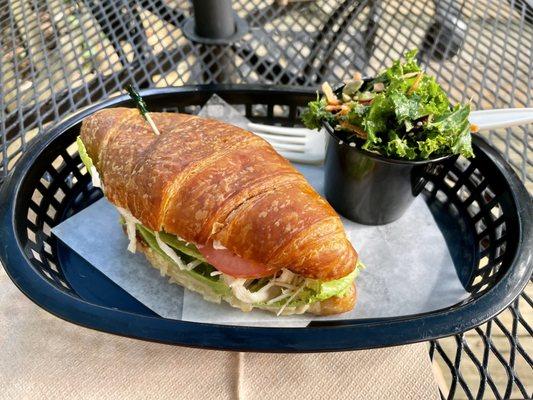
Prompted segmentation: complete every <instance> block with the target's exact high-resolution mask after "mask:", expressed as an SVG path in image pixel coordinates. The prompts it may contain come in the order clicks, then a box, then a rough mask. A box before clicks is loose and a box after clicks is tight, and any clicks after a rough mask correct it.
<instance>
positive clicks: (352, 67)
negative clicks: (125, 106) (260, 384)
mask: <svg viewBox="0 0 533 400" xmlns="http://www.w3.org/2000/svg"><path fill="white" fill-rule="evenodd" d="M233 8H234V11H235V12H236V13H237V15H238V17H239V18H238V22H239V24H238V28H239V29H238V32H237V34H236V35H234V36H235V37H234V39H233V40H231V41H228V42H227V43H216V44H212V43H205V42H204V41H200V42H199V41H195V38H194V35H192V34H191V30H190V26H191V21H192V20H191V19H190V18H191V15H192V6H191V4H190V3H189V2H188V1H182V0H118V1H104V0H0V59H1V63H0V145H1V152H0V184H1V182H2V181H3V180H4V179H5V177H6V176H7V174H8V173H9V172H10V171H11V170H12V169H13V167H14V166H15V165H16V163H17V160H18V159H19V158H20V156H21V155H22V154H23V153H24V152H25V151H26V149H27V147H28V145H29V144H30V141H31V139H32V138H34V137H35V136H37V135H39V134H41V133H42V132H44V131H45V130H46V127H48V126H49V125H52V124H54V123H55V122H57V121H59V120H60V119H62V118H64V117H65V116H67V115H69V114H71V113H73V112H74V111H76V110H78V109H81V108H82V107H84V106H87V105H89V104H92V103H94V102H96V101H98V100H101V99H104V98H108V97H110V96H112V95H114V94H118V93H120V92H123V90H124V88H125V87H126V86H127V85H129V84H133V85H135V86H137V87H139V88H149V87H165V86H179V85H185V84H199V83H236V84H237V83H267V84H278V85H279V84H283V85H298V86H309V87H318V85H319V84H320V83H321V82H323V81H325V80H327V81H329V82H340V81H343V80H345V79H347V78H349V77H350V76H351V75H353V73H354V72H356V71H360V72H362V73H363V75H367V76H372V75H373V74H375V73H376V72H378V71H379V70H380V69H382V68H383V67H384V66H385V65H387V64H389V63H390V62H391V61H392V60H394V59H397V58H399V57H400V56H401V55H402V54H403V53H404V52H405V51H406V50H409V49H412V48H418V49H419V50H420V51H419V57H420V61H421V62H422V63H423V64H424V65H425V67H426V68H427V70H428V71H429V72H430V73H431V74H434V75H436V76H437V78H438V81H439V82H440V83H441V84H442V86H443V87H444V89H445V90H446V91H447V92H448V93H449V94H450V96H451V98H452V99H453V100H455V101H462V102H464V101H467V100H471V101H472V103H473V104H474V107H475V108H476V109H484V108H503V107H533V102H532V86H533V73H532V64H533V2H532V1H531V0H499V1H497V0H494V1H491V0H472V1H453V0H442V1H437V0H434V1H432V0H410V1H396V0H391V1H377V0H376V1H373V0H369V1H353V0H346V1H273V0H235V1H233ZM483 135H485V136H486V137H487V138H488V139H489V141H490V142H491V143H492V144H493V145H494V146H495V147H496V148H498V149H499V150H500V151H501V152H502V153H503V154H504V156H505V158H506V159H507V160H508V161H509V163H510V164H511V165H512V166H513V167H514V169H515V171H516V172H517V174H518V175H519V176H520V177H521V179H522V180H523V181H524V183H525V184H526V186H527V188H528V189H529V190H530V192H531V190H532V189H533V160H532V158H531V157H530V152H531V150H532V143H533V141H532V131H531V125H530V126H529V127H528V126H526V127H517V128H512V129H500V130H495V131H491V132H488V133H483ZM532 288H533V285H531V283H530V284H529V285H528V287H527V288H526V291H525V292H524V293H523V294H522V295H521V297H520V298H518V299H517V300H516V301H515V302H514V304H513V305H512V306H511V307H509V308H508V309H506V310H505V311H504V312H503V313H502V314H500V315H499V316H498V317H497V318H494V319H493V320H492V321H490V322H488V323H486V324H484V325H482V326H480V327H478V328H476V329H474V330H472V331H469V332H464V333H463V334H461V335H458V336H455V337H450V338H445V339H441V340H438V341H435V342H432V343H430V344H429V345H428V350H429V352H430V355H431V357H432V359H433V362H434V365H435V371H436V375H437V378H438V380H439V382H440V387H441V395H442V396H443V398H450V399H452V398H453V399H463V398H466V399H474V398H476V399H481V398H483V399H484V398H487V399H489V398H496V399H501V398H505V399H509V398H511V399H526V398H531V397H533V361H532V357H533V329H532V327H531V324H532V321H533V300H532V299H531V294H532V293H533V289H532Z"/></svg>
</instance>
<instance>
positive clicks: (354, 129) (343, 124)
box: [339, 121, 368, 139]
mask: <svg viewBox="0 0 533 400" xmlns="http://www.w3.org/2000/svg"><path fill="white" fill-rule="evenodd" d="M339 125H340V126H341V128H343V129H346V130H348V131H350V132H353V133H355V134H356V135H357V136H359V137H360V138H361V139H366V138H367V136H368V134H367V133H366V132H365V131H364V130H363V129H361V128H359V127H358V126H356V125H353V124H350V123H349V122H346V121H341V122H340V124H339Z"/></svg>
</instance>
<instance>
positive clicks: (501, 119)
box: [248, 108, 533, 164]
mask: <svg viewBox="0 0 533 400" xmlns="http://www.w3.org/2000/svg"><path fill="white" fill-rule="evenodd" d="M469 120H470V123H472V124H476V125H477V127H478V129H479V130H480V131H485V130H490V129H498V128H509V127H512V126H517V125H527V124H531V123H533V108H501V109H494V110H479V111H473V112H471V113H470V117H469ZM248 129H250V130H251V131H252V132H254V133H255V134H256V135H259V136H261V137H262V138H263V139H265V140H266V141H268V142H269V143H270V144H271V145H272V146H273V147H274V148H275V149H276V150H277V151H278V153H280V154H281V155H282V156H283V157H285V158H287V159H289V160H291V161H294V162H300V163H306V164H320V163H321V162H322V161H323V160H324V157H325V155H326V132H325V131H324V130H323V129H322V130H321V131H320V132H317V131H313V130H311V129H307V128H287V127H282V126H273V125H264V124H255V123H253V122H249V123H248Z"/></svg>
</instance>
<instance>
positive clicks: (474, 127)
mask: <svg viewBox="0 0 533 400" xmlns="http://www.w3.org/2000/svg"><path fill="white" fill-rule="evenodd" d="M470 132H472V133H477V132H479V126H477V125H476V124H470Z"/></svg>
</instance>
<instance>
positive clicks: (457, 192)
mask: <svg viewBox="0 0 533 400" xmlns="http://www.w3.org/2000/svg"><path fill="white" fill-rule="evenodd" d="M213 93H217V94H218V95H220V96H221V97H222V98H223V99H224V100H226V101H227V102H229V103H231V104H234V105H235V106H236V107H237V108H238V109H240V110H242V112H243V113H245V114H246V116H247V117H248V118H249V119H251V120H254V121H257V122H264V123H271V124H282V125H287V126H291V125H294V124H297V123H298V121H299V120H298V115H299V112H300V111H301V108H302V107H303V106H305V104H306V103H307V102H308V101H309V100H311V99H313V98H314V97H315V93H314V91H312V90H302V89H290V88H283V87H271V86H257V85H256V86H243V85H239V86H189V87H179V88H166V89H153V90H146V91H144V92H142V96H143V97H144V99H145V100H146V102H147V104H148V106H149V108H150V109H151V110H154V111H156V110H167V111H169V110H172V111H180V112H192V113H194V112H196V111H197V110H198V109H199V108H200V107H201V105H202V104H204V103H205V102H206V101H207V100H208V99H209V98H210V96H211V95H212V94H213ZM119 105H129V106H132V104H131V103H130V101H129V99H128V98H127V97H125V96H121V97H117V98H114V99H111V100H108V101H106V102H104V103H100V104H98V105H94V106H91V107H89V108H87V109H85V110H83V111H80V112H78V113H77V114H75V115H74V116H72V117H70V118H69V119H68V120H66V121H64V122H62V123H60V124H59V125H57V126H56V127H55V128H53V129H51V130H50V131H49V132H47V133H46V134H44V135H42V136H41V137H40V138H39V139H38V140H36V142H35V144H34V145H33V147H32V148H31V149H30V150H28V151H27V152H26V153H25V155H24V156H23V158H22V159H21V160H20V162H19V165H18V167H17V168H16V169H15V171H14V173H13V174H12V175H11V176H10V177H9V178H8V180H7V181H6V182H5V184H4V185H3V188H2V193H1V196H0V210H1V215H0V218H1V220H0V243H1V244H2V245H1V246H0V258H1V260H2V263H3V265H4V266H5V268H6V270H7V272H8V274H9V276H10V277H11V279H12V280H13V281H14V282H15V284H16V285H17V286H18V287H19V288H20V290H21V291H22V292H24V293H25V294H26V295H27V296H28V297H29V298H30V299H32V300H33V301H34V302H35V303H37V304H38V305H39V306H41V307H43V308H44V309H46V310H48V311H49V312H51V313H53V314H55V315H57V316H59V317H61V318H64V319H66V320H68V321H71V322H74V323H76V324H80V325H83V326H87V327H90V328H93V329H98V330H102V331H106V332H111V333H115V334H120V335H124V336H130V337H136V338H140V339H146V340H153V341H160V342H166V343H172V344H179V345H186V346H197V347H204V348H216V349H231V350H244V351H275V352H305V351H337V350H351V349H364V348H372V347H381V346H390V345H398V344H404V343H411V342H416V341H422V340H429V339H435V338H438V337H442V336H447V335H451V334H455V333H458V332H463V331H465V330H468V329H470V328H472V327H474V326H477V325H479V324H481V323H483V322H485V321H487V320H488V319H490V318H491V317H493V316H494V315H496V314H498V313H499V312H500V311H502V310H503V309H504V308H506V307H507V306H508V305H509V304H510V303H511V302H512V301H513V300H514V299H515V298H516V297H517V296H518V295H519V293H520V292H521V290H522V289H523V288H524V286H525V285H526V283H527V281H528V280H529V278H530V276H531V272H532V269H533V265H532V261H531V260H532V249H533V236H532V216H533V211H532V205H531V201H530V197H529V195H528V193H527V191H526V190H525V188H524V186H523V185H522V183H521V182H520V180H519V179H518V177H517V176H516V175H515V173H514V172H513V171H512V169H511V168H510V167H509V166H508V164H507V163H506V162H505V161H504V160H503V159H502V158H501V157H500V155H499V154H498V153H497V151H495V150H494V149H493V148H491V147H490V146H489V145H488V144H487V143H486V142H485V141H484V140H482V139H480V138H479V137H476V138H475V140H474V148H475V154H476V157H475V158H474V159H472V160H465V159H462V158H459V159H455V158H454V159H451V160H448V161H446V162H444V163H443V164H442V165H441V166H440V167H439V168H436V169H433V170H432V171H431V172H428V174H427V176H426V179H427V184H426V186H425V188H424V191H423V196H424V197H425V199H426V201H427V203H428V205H429V207H430V209H431V211H432V212H433V214H434V216H435V219H436V220H437V222H439V221H441V223H446V224H450V226H451V228H452V229H450V230H449V231H450V232H454V237H450V238H446V239H447V240H459V239H460V243H461V245H462V246H463V252H464V255H465V256H464V257H463V260H464V261H463V264H464V265H463V268H464V270H462V271H461V273H460V275H462V280H463V282H464V285H465V287H466V289H467V290H468V292H469V293H470V296H469V297H468V298H467V299H465V300H464V301H462V302H460V303H458V304H455V305H453V306H451V307H448V308H445V309H440V310H436V311H432V312H427V313H424V314H418V315H405V316H402V317H394V318H375V319H357V320H339V321H320V322H318V321H317V322H313V323H311V325H309V326H307V327H305V328H259V327H238V326H226V325H215V324H200V323H193V322H184V321H177V320H171V319H165V318H161V317H159V316H157V315H155V314H154V313H153V312H151V311H150V310H148V309H146V308H145V307H144V306H142V305H141V304H140V303H138V302H136V300H135V299H133V298H131V297H130V296H129V295H128V294H127V293H125V292H123V291H122V290H121V289H119V288H117V287H115V285H114V284H113V283H112V282H111V281H109V280H107V278H105V277H103V276H100V273H99V272H98V271H96V270H95V269H94V268H91V267H90V265H87V263H86V262H85V261H84V260H83V259H82V258H81V257H79V256H78V255H77V254H76V253H74V252H73V251H72V250H70V249H68V248H66V246H64V245H63V244H61V242H59V241H58V240H57V239H56V238H55V237H54V236H53V235H51V233H50V230H51V228H52V227H53V226H55V225H57V224H59V223H60V222H61V221H63V220H65V219H66V218H68V217H69V216H71V215H73V214H74V213H76V212H78V211H80V210H82V209H83V208H85V207H87V206H88V205H90V204H91V203H93V202H94V201H96V200H97V199H99V198H100V197H101V196H102V194H101V192H100V190H99V189H95V188H93V187H92V185H91V181H90V177H89V176H88V174H87V171H86V170H85V169H84V167H83V165H82V163H81V160H80V158H79V156H78V153H77V148H76V145H75V139H76V136H77V135H78V133H79V128H80V122H81V121H82V120H83V119H84V118H85V117H86V116H88V115H90V114H91V113H93V112H95V111H96V110H99V109H101V108H105V107H111V106H119ZM79 271H83V279H82V280H76V276H77V274H79ZM74 281H76V282H75V284H73V282H74Z"/></svg>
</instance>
